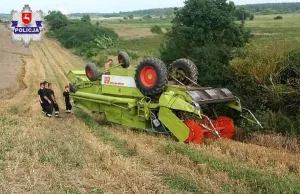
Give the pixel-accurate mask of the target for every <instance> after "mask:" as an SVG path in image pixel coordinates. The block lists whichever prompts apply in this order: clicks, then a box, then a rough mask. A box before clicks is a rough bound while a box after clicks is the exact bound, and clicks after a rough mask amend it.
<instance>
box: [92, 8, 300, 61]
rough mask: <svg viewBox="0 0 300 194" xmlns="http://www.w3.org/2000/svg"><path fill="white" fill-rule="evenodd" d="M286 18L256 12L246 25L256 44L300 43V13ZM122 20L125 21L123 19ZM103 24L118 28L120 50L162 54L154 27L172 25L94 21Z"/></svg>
mask: <svg viewBox="0 0 300 194" xmlns="http://www.w3.org/2000/svg"><path fill="white" fill-rule="evenodd" d="M280 15H282V16H283V19H282V20H274V17H276V16H278V14H274V15H256V16H255V18H254V20H253V21H250V20H247V21H246V22H245V27H247V28H250V29H251V31H252V33H253V35H254V37H253V39H252V41H251V42H252V43H265V42H274V41H286V42H287V43H288V44H289V45H291V46H297V45H298V44H300V37H299V31H300V14H280ZM120 20H122V21H123V22H120ZM97 21H98V22H99V25H101V26H103V27H108V28H111V29H113V30H115V31H116V32H117V33H118V35H119V36H120V38H121V41H120V46H119V48H120V49H126V50H131V51H134V52H140V53H149V52H150V53H151V54H154V55H158V54H159V52H158V48H159V47H160V45H161V43H162V40H163V35H159V34H153V33H152V32H151V31H150V28H151V27H152V26H154V25H158V26H160V27H161V28H162V29H163V30H164V31H166V29H168V28H171V26H172V24H171V22H170V21H168V20H160V19H153V20H151V21H149V22H146V21H142V22H141V21H140V20H139V19H134V20H125V21H124V20H123V19H111V20H109V19H106V20H97V19H94V20H93V24H95V25H96V22H97Z"/></svg>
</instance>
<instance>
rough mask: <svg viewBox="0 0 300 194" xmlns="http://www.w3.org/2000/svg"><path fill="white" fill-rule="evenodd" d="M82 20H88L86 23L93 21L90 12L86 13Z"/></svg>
mask: <svg viewBox="0 0 300 194" xmlns="http://www.w3.org/2000/svg"><path fill="white" fill-rule="evenodd" d="M81 21H83V22H86V23H90V22H91V17H90V15H88V14H84V15H83V16H82V18H81Z"/></svg>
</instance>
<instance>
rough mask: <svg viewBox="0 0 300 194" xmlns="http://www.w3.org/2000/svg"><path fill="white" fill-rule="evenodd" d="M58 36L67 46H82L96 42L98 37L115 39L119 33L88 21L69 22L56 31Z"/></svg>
mask: <svg viewBox="0 0 300 194" xmlns="http://www.w3.org/2000/svg"><path fill="white" fill-rule="evenodd" d="M55 34H56V38H57V39H58V40H59V41H60V42H61V43H62V45H63V46H64V47H66V48H74V47H80V46H81V45H83V44H85V43H89V42H94V41H95V39H96V38H98V37H103V36H104V35H105V36H106V37H109V38H111V39H112V41H115V40H116V39H117V37H118V35H117V34H116V33H115V32H114V31H112V30H110V29H107V28H103V27H96V26H93V25H89V24H86V23H80V24H69V25H68V26H65V27H63V28H61V29H59V30H57V31H55Z"/></svg>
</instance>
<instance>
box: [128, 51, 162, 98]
mask: <svg viewBox="0 0 300 194" xmlns="http://www.w3.org/2000/svg"><path fill="white" fill-rule="evenodd" d="M146 66H151V67H152V68H153V69H154V70H155V72H156V74H157V80H156V83H155V84H153V86H151V87H147V86H145V85H144V84H143V83H142V80H141V78H140V74H141V72H142V70H143V68H144V67H146ZM134 79H135V83H136V85H137V87H138V89H139V90H140V91H141V93H142V94H144V95H145V96H148V97H151V98H159V97H160V95H161V94H162V93H163V91H164V89H165V86H166V84H167V82H168V73H167V67H166V65H165V64H164V62H162V61H161V60H160V59H157V58H154V57H151V58H147V59H144V60H143V61H141V62H140V64H139V65H138V67H137V69H136V74H135V77H134Z"/></svg>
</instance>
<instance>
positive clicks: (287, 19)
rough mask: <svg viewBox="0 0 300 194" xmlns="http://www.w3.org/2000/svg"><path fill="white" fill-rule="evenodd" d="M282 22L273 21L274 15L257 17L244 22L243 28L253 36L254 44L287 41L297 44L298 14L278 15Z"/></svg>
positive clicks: (299, 38) (299, 23)
mask: <svg viewBox="0 0 300 194" xmlns="http://www.w3.org/2000/svg"><path fill="white" fill-rule="evenodd" d="M280 15H282V16H283V19H282V20H274V17H275V16H277V14H276V15H257V16H255V19H254V20H253V21H246V24H245V26H246V27H247V28H250V29H251V31H252V32H253V34H254V39H253V40H252V41H254V42H258V43H259V42H266V41H267V42H268V41H283V40H284V41H288V42H289V43H291V44H297V45H298V44H299V43H300V37H299V30H300V14H296V13H295V14H280Z"/></svg>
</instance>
